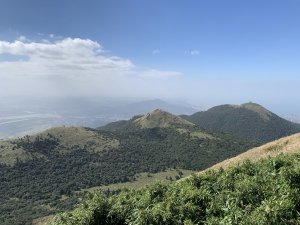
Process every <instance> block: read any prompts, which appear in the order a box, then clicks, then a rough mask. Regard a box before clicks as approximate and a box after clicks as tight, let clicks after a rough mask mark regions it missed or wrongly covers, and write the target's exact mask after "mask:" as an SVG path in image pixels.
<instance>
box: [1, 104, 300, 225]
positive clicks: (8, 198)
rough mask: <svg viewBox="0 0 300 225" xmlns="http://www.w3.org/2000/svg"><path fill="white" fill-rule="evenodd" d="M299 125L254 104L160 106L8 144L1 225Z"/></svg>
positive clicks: (211, 160) (208, 162) (227, 154)
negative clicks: (179, 112)
mask: <svg viewBox="0 0 300 225" xmlns="http://www.w3.org/2000/svg"><path fill="white" fill-rule="evenodd" d="M155 102H158V101H157V100H155ZM161 103H162V102H161ZM162 104H163V103H162ZM138 105H140V106H141V105H143V104H138ZM146 105H149V103H147V104H146ZM150 105H151V104H150ZM166 106H168V107H169V105H168V104H167V105H166ZM143 107H144V106H143ZM143 107H141V108H143ZM136 108H139V107H136ZM141 108H139V110H141ZM139 112H140V111H139ZM299 126H300V125H298V124H295V123H292V122H289V121H286V120H284V119H282V118H280V117H278V116H276V115H275V114H273V113H272V112H270V111H268V110H266V109H265V108H263V107H262V106H260V105H258V104H254V103H247V104H243V105H239V106H236V105H223V106H217V107H214V108H212V109H210V110H208V111H205V112H199V113H195V114H193V115H191V116H181V117H180V116H176V115H174V114H172V113H169V112H166V111H164V110H162V109H155V110H153V111H151V112H148V113H146V114H145V115H136V116H134V117H132V118H131V119H129V120H122V121H117V122H113V123H109V124H107V125H105V126H102V127H99V128H97V129H94V128H84V127H57V128H51V129H48V130H46V131H44V132H42V133H38V134H35V135H30V136H28V135H27V136H24V137H22V138H15V139H10V140H5V141H0V178H1V182H0V223H1V224H3V225H8V224H14V223H17V224H26V223H27V224H30V223H31V221H32V219H35V218H38V217H41V216H46V215H49V214H53V213H57V212H59V211H62V210H68V209H70V208H71V207H72V206H73V205H74V203H76V202H77V199H78V197H79V196H80V195H82V193H83V192H82V190H83V189H86V188H91V187H96V186H101V185H108V184H112V183H119V182H126V181H127V182H128V181H131V180H133V179H134V176H135V175H136V174H139V173H143V172H151V173H157V172H161V171H164V170H167V169H174V168H175V169H188V170H193V171H199V170H203V169H206V168H208V167H210V166H212V165H214V164H216V163H219V162H221V161H223V160H225V159H228V158H231V157H234V156H236V155H238V154H240V153H243V152H245V151H246V150H247V149H250V148H252V147H255V146H257V145H258V144H260V143H263V142H266V141H267V140H275V139H277V138H280V137H283V136H286V135H289V134H292V133H296V132H299V131H300V129H299ZM12 209H13V211H12ZM16 215H17V216H16Z"/></svg>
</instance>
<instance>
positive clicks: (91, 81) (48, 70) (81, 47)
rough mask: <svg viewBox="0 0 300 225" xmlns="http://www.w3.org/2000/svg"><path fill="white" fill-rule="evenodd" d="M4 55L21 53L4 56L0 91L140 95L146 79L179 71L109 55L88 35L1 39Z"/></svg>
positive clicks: (0, 50) (6, 92) (168, 76)
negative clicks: (84, 36)
mask: <svg viewBox="0 0 300 225" xmlns="http://www.w3.org/2000/svg"><path fill="white" fill-rule="evenodd" d="M0 55H13V56H19V58H18V57H16V59H17V60H15V61H11V60H10V61H9V60H5V57H2V58H1V59H2V60H1V61H0V71H1V72H0V79H1V81H2V82H0V89H1V90H0V94H1V95H9V94H26V93H27V94H38V95H39V94H45V95H49V94H68V95H77V94H79V95H81V94H85V95H89V94H91V95H95V94H99V95H112V94H115V95H118V94H119V95H121V96H124V95H126V94H129V95H130V94H131V95H138V94H141V93H143V90H145V89H146V88H145V86H147V82H148V81H146V79H147V80H149V79H153V80H158V79H160V78H164V79H167V78H170V79H171V78H172V77H175V76H178V75H180V73H178V72H174V71H160V70H156V69H152V68H151V69H144V68H140V67H139V66H137V65H135V64H134V63H133V62H132V61H131V60H129V59H126V58H122V57H118V56H114V55H108V54H107V51H106V50H105V49H104V48H103V46H101V45H100V44H99V43H98V42H96V41H92V40H90V39H80V38H64V39H60V40H53V39H50V40H48V39H43V40H41V41H30V40H29V39H27V38H26V37H24V36H21V37H19V38H18V39H17V40H15V41H13V42H7V41H0ZM133 86H136V88H132V87H133ZM154 89H155V87H153V90H154ZM143 94H144V93H143Z"/></svg>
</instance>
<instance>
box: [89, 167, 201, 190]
mask: <svg viewBox="0 0 300 225" xmlns="http://www.w3.org/2000/svg"><path fill="white" fill-rule="evenodd" d="M195 172H196V171H193V170H182V169H168V170H166V171H162V172H158V173H138V174H136V175H134V176H133V178H131V180H130V181H128V182H124V183H116V184H109V185H104V186H99V187H92V188H88V189H85V191H94V190H102V191H104V192H110V191H118V190H120V189H123V188H128V189H136V188H141V187H143V186H145V185H147V184H153V183H156V182H157V181H160V182H162V183H170V182H172V181H176V180H179V179H181V178H183V177H187V176H189V175H191V174H192V173H195Z"/></svg>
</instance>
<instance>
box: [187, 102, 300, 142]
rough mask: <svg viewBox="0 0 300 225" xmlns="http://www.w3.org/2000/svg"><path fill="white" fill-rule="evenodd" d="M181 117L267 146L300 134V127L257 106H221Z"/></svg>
mask: <svg viewBox="0 0 300 225" xmlns="http://www.w3.org/2000/svg"><path fill="white" fill-rule="evenodd" d="M182 118H184V119H186V120H188V121H190V122H192V123H194V124H197V125H198V126H199V127H200V128H202V129H205V130H207V131H209V132H214V133H226V134H230V135H233V136H235V137H238V138H241V139H247V140H251V141H255V142H257V143H259V144H262V143H267V142H269V141H273V140H276V139H278V138H281V137H285V136H289V135H291V134H294V133H297V132H300V125H299V124H296V123H292V122H290V121H287V120H285V119H283V118H281V117H279V116H277V115H275V114H274V113H272V112H270V111H268V110H267V109H265V108H264V107H262V106H260V105H258V104H255V103H246V104H242V105H221V106H216V107H213V108H211V109H209V110H207V111H203V112H197V113H195V114H193V115H191V116H182Z"/></svg>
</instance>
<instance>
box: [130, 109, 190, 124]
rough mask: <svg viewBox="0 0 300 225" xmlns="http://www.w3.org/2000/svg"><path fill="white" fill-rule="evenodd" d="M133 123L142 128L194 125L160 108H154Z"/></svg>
mask: <svg viewBox="0 0 300 225" xmlns="http://www.w3.org/2000/svg"><path fill="white" fill-rule="evenodd" d="M134 123H135V124H137V125H138V126H141V127H142V128H155V127H160V128H166V127H184V126H190V127H191V126H195V125H194V124H193V123H191V122H189V121H187V120H185V119H182V118H180V117H178V116H175V115H173V114H171V113H168V112H165V111H163V110H160V109H156V110H154V111H152V112H150V113H147V114H146V115H145V116H142V117H140V118H137V119H135V120H134Z"/></svg>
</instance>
